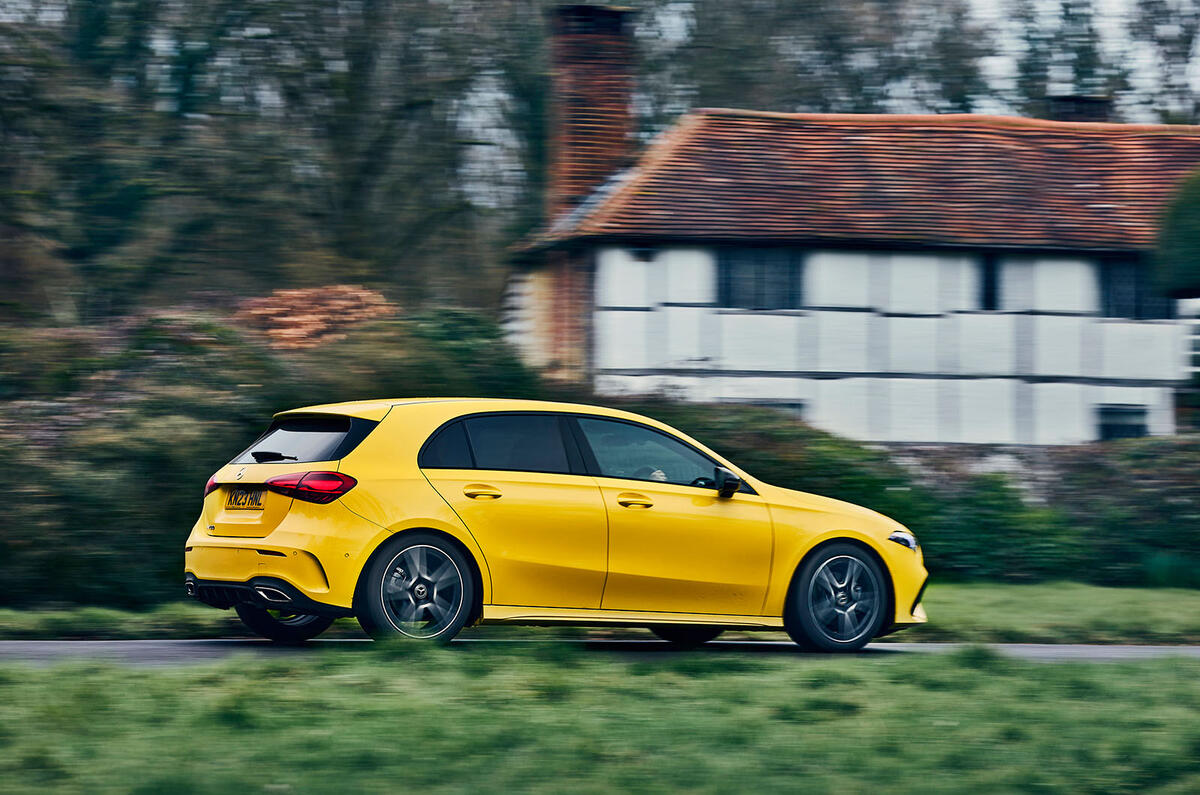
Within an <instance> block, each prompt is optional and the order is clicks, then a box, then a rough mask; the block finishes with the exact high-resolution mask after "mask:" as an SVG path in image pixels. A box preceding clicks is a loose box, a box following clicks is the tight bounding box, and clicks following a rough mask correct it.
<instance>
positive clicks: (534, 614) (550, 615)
mask: <svg viewBox="0 0 1200 795" xmlns="http://www.w3.org/2000/svg"><path fill="white" fill-rule="evenodd" d="M479 623H480V624H533V625H537V624H574V625H576V626H589V625H591V626H626V627H644V626H646V625H647V624H701V625H703V626H708V627H727V628H730V629H733V628H740V629H782V628H783V619H782V618H780V617H779V616H727V615H717V614H705V613H656V612H650V611H636V610H589V609H586V608H573V607H570V608H562V607H514V606H512V605H484V606H483V617H482V618H481V619H480V621H479Z"/></svg>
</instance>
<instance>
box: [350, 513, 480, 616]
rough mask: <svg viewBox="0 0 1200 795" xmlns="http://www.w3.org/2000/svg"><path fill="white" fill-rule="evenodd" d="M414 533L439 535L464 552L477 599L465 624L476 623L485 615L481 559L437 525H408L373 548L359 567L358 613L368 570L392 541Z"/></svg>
mask: <svg viewBox="0 0 1200 795" xmlns="http://www.w3.org/2000/svg"><path fill="white" fill-rule="evenodd" d="M413 533H425V534H428V535H432V536H437V537H438V538H440V539H442V540H443V541H446V542H447V543H449V544H451V545H452V546H453V547H454V548H455V549H457V550H458V551H459V552H460V553H462V556H463V559H464V560H466V561H467V569H468V573H469V574H470V575H471V581H472V584H473V585H474V586H475V588H474V590H475V599H474V603H473V604H472V605H471V612H470V613H469V614H468V616H467V623H466V625H465V626H468V627H469V626H472V625H474V624H475V623H476V622H477V621H479V618H480V617H481V616H482V615H483V601H484V600H483V587H484V582H483V572H482V570H481V569H480V566H479V561H478V560H476V559H475V554H474V553H473V552H471V550H470V548H469V547H468V546H467V545H466V544H464V543H463V542H462V541H461V540H460V539H458V538H457V537H456V536H455V535H454V534H452V533H447V532H446V531H445V530H439V529H437V528H436V527H406V528H404V529H403V530H398V531H396V532H395V533H392V534H391V535H389V536H387V537H386V538H383V539H381V540H380V542H379V543H378V544H377V545H376V546H375V549H373V550H371V554H370V555H369V556H368V557H367V560H366V562H365V563H364V564H363V566H362V568H361V569H359V572H358V582H357V583H355V586H354V611H355V612H356V613H357V612H358V606H359V604H360V601H359V600H360V599H361V598H362V593H363V587H364V586H365V585H366V575H367V572H368V571H370V570H371V566H372V565H373V564H374V563H375V559H376V558H378V557H379V556H380V555H381V554H382V553H383V550H384V547H386V546H388V545H389V544H391V543H392V541H393V540H395V539H397V538H403V537H404V536H407V535H412V534H413Z"/></svg>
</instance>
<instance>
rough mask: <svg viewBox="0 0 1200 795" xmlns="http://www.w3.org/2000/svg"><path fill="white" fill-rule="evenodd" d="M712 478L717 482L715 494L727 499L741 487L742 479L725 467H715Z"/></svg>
mask: <svg viewBox="0 0 1200 795" xmlns="http://www.w3.org/2000/svg"><path fill="white" fill-rule="evenodd" d="M713 480H715V481H716V482H717V496H718V497H720V498H721V499H723V500H727V499H729V498H730V497H732V496H733V495H734V494H737V492H738V489H740V488H741V487H742V479H741V478H739V477H738V476H737V475H735V474H733V473H732V472H730V471H729V470H728V469H726V468H725V467H717V470H716V473H715V475H714V477H713Z"/></svg>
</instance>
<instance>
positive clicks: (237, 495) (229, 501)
mask: <svg viewBox="0 0 1200 795" xmlns="http://www.w3.org/2000/svg"><path fill="white" fill-rule="evenodd" d="M265 491H266V489H255V488H232V489H230V490H229V496H227V497H226V498H225V508H226V510H230V511H261V510H262V509H263V493H264V492H265Z"/></svg>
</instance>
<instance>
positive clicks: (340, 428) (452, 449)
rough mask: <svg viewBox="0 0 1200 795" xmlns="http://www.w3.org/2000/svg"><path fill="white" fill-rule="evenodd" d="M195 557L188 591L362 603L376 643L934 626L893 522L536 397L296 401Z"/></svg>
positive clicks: (211, 598) (308, 616)
mask: <svg viewBox="0 0 1200 795" xmlns="http://www.w3.org/2000/svg"><path fill="white" fill-rule="evenodd" d="M185 569H186V573H185V577H186V587H187V592H188V593H189V594H190V595H191V596H193V597H195V598H196V599H198V600H200V601H201V602H204V603H205V604H208V605H212V606H213V607H219V608H226V609H227V608H230V607H232V608H234V609H236V610H237V613H238V615H239V616H240V617H241V619H242V620H243V621H244V622H245V623H246V624H247V625H248V626H249V627H250V628H251V629H252V630H254V631H255V632H257V633H258V634H260V635H262V636H264V637H267V638H272V639H274V640H278V641H284V642H300V641H304V640H307V639H309V638H313V637H315V636H317V635H318V634H320V633H321V632H322V631H324V630H325V628H326V627H328V626H329V625H330V624H331V623H332V622H333V620H334V619H335V618H337V617H339V616H355V617H356V618H357V619H358V621H359V623H360V624H362V627H363V629H364V630H366V631H367V632H368V633H370V634H371V635H372V636H375V637H381V636H391V635H400V636H409V637H412V638H424V639H430V640H439V641H448V640H450V639H451V638H453V637H454V636H455V635H457V634H458V632H459V631H460V630H462V629H463V628H464V627H467V626H471V625H473V624H478V623H509V624H573V625H591V626H633V627H646V628H649V629H650V630H652V631H653V632H655V633H656V634H657V635H658V636H659V637H661V638H663V639H664V640H667V641H671V642H674V643H678V644H682V645H694V644H699V643H704V642H705V641H708V640H711V639H713V638H715V637H716V636H717V635H719V634H720V633H721V631H722V630H725V629H738V630H778V629H783V630H786V631H787V632H788V634H789V635H790V636H791V637H792V638H793V639H794V640H795V641H796V642H797V643H799V644H801V645H803V646H805V647H807V648H811V649H818V650H823V651H849V650H854V649H859V648H861V647H862V646H864V645H865V644H866V643H867V642H869V641H870V640H871V639H872V638H876V637H879V636H880V635H884V634H887V633H889V632H893V631H895V630H897V629H901V628H903V627H906V626H911V625H913V624H918V623H921V622H923V621H925V613H924V611H923V610H922V608H921V606H920V604H919V603H920V600H921V594H922V592H923V590H924V586H925V581H926V571H925V567H924V565H923V561H922V554H921V548H920V546H919V545H918V544H917V540H916V538H915V537H914V536H913V534H912V533H911V532H909V531H908V530H907V529H905V528H904V527H903V526H902V525H900V524H898V523H897V522H894V521H892V520H891V519H888V518H887V517H885V516H882V515H880V514H878V513H875V512H874V511H870V510H867V509H866V508H861V507H859V506H857V505H852V504H850V503H846V502H841V501H838V500H834V499H830V498H828V497H821V496H817V495H815V494H807V493H804V492H799V491H791V490H789V489H783V488H779V487H778V486H772V485H769V484H767V483H763V482H762V481H760V480H758V479H756V478H755V477H753V476H752V475H750V474H749V473H747V472H744V471H742V470H741V469H739V468H738V467H737V466H736V465H735V464H734V463H733V462H731V461H727V460H725V459H724V458H722V457H721V456H720V455H718V454H717V453H715V452H714V451H712V450H710V449H708V448H707V447H705V446H704V445H703V444H701V443H700V442H698V441H696V440H695V439H692V438H690V437H688V436H686V435H684V434H682V433H680V432H679V431H677V430H675V429H673V428H670V427H668V426H667V425H664V424H662V423H660V422H657V421H655V420H653V419H650V418H648V417H642V416H639V415H637V414H631V413H629V412H625V411H618V410H615V409H607V408H600V407H596V406H583V405H575V404H568V403H547V402H539V401H526V400H481V399H454V398H444V399H413V400H377V401H361V402H355V403H341V404H336V405H326V406H312V407H309V408H303V409H296V410H294V411H286V412H282V413H280V414H278V415H276V417H275V419H274V422H272V424H271V426H270V427H269V428H268V429H267V431H266V432H265V433H264V434H263V435H262V436H261V437H259V439H258V440H257V441H255V442H254V444H252V445H250V447H249V448H247V449H246V450H245V451H244V452H242V453H241V454H239V455H238V456H237V457H235V458H234V459H233V461H231V462H230V463H229V464H227V465H226V466H224V467H222V468H221V469H220V470H219V471H218V472H217V473H216V474H215V475H213V477H212V478H211V479H210V480H209V482H208V485H207V486H206V488H205V490H204V507H203V509H202V511H201V515H200V519H199V520H198V521H197V522H196V525H195V527H194V528H192V533H191V536H190V537H189V538H188V541H187V546H186V548H185Z"/></svg>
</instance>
